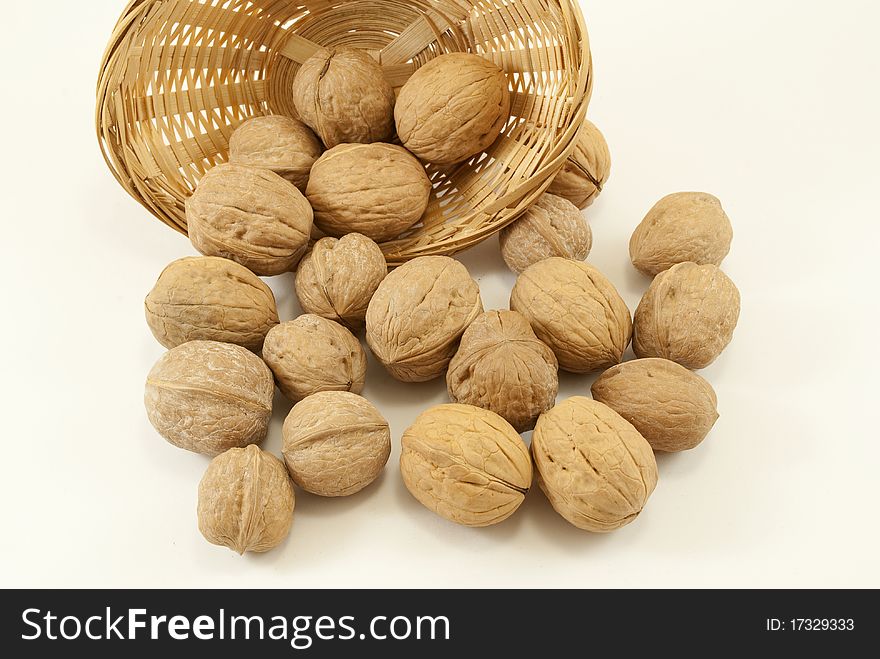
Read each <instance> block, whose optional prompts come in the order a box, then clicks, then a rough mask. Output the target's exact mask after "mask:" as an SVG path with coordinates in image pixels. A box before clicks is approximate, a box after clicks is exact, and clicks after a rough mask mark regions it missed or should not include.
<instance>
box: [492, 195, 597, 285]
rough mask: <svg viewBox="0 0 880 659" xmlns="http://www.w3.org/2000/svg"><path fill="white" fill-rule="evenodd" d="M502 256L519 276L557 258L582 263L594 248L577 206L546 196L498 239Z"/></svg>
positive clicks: (539, 199) (540, 198) (507, 228)
mask: <svg viewBox="0 0 880 659" xmlns="http://www.w3.org/2000/svg"><path fill="white" fill-rule="evenodd" d="M499 241H500V243H501V256H503V257H504V262H505V263H506V264H507V267H509V268H510V269H511V270H513V271H514V272H515V273H517V274H520V273H521V272H523V270H525V269H526V268H528V267H529V266H531V265H534V264H535V263H537V262H538V261H543V260H544V259H549V258H550V257H551V256H560V257H562V258H565V259H573V260H575V261H583V260H585V259H586V258H587V256H589V255H590V249H591V248H592V247H593V232H592V231H591V230H590V225H589V224H588V223H587V220H586V218H585V217H584V216H583V215H582V214H581V212H580V210H578V208H577V206H575V205H574V204H572V203H571V202H570V201H568V200H567V199H563V198H562V197H557V196H556V195H551V194H545V195H543V196H541V197H539V198H538V201H537V202H535V204H534V206H532V207H531V208H530V209H529V210H527V211H526V212H525V213H524V214H523V215H522V217H520V218H519V219H518V220H517V221H516V222H514V223H513V224H511V225H510V226H508V227H505V228H504V229H502V231H501V233H500V235H499Z"/></svg>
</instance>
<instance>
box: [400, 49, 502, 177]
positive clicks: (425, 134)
mask: <svg viewBox="0 0 880 659" xmlns="http://www.w3.org/2000/svg"><path fill="white" fill-rule="evenodd" d="M394 118H395V121H396V123H397V133H398V135H399V137H400V140H401V142H402V143H403V145H404V146H405V147H406V148H407V149H409V150H410V151H412V152H413V153H414V154H415V155H416V156H418V157H419V158H421V159H422V160H424V161H426V162H429V163H434V164H436V165H452V164H455V163H459V162H462V161H464V160H467V159H468V158H470V157H471V156H474V155H476V154H478V153H481V152H483V151H485V150H486V149H488V148H489V147H490V146H491V145H492V144H493V143H494V142H495V140H496V139H498V136H499V134H500V133H501V131H502V130H503V129H504V127H505V126H506V125H507V122H508V120H509V119H510V90H509V82H508V80H507V76H506V75H505V74H504V71H502V70H501V69H500V68H498V67H497V66H496V65H495V64H493V63H492V62H490V61H489V60H487V59H485V58H483V57H480V56H478V55H472V54H469V53H447V54H445V55H440V56H439V57H437V58H435V59H433V60H431V61H430V62H428V63H427V64H425V65H424V66H422V67H421V68H420V69H419V70H418V71H416V72H415V73H414V74H413V75H412V77H411V78H410V79H409V80H408V81H407V82H406V84H405V85H404V86H403V88H402V89H401V90H400V96H399V97H398V99H397V105H396V106H395V108H394Z"/></svg>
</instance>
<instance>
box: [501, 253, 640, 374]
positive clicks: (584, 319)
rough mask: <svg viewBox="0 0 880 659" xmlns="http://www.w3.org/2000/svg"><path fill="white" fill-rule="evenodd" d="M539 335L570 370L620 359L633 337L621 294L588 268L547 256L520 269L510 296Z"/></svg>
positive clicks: (599, 367)
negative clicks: (526, 267)
mask: <svg viewBox="0 0 880 659" xmlns="http://www.w3.org/2000/svg"><path fill="white" fill-rule="evenodd" d="M510 308H511V309H513V310H514V311H519V312H520V313H521V314H523V315H524V316H525V317H526V318H528V319H529V322H530V323H531V325H532V329H534V330H535V334H537V336H538V338H539V339H541V340H542V341H543V342H544V343H546V344H547V345H548V346H550V348H551V349H552V350H553V352H554V353H555V354H556V358H557V359H558V360H559V367H560V368H561V369H563V370H565V371H570V372H572V373H589V372H591V371H598V370H603V369H606V368H608V367H610V366H613V365H615V364H618V363H620V360H621V359H622V358H623V353H624V352H625V351H626V348H627V346H629V342H630V339H631V338H632V318H631V316H630V312H629V309H628V308H627V306H626V303H625V302H624V301H623V299H622V298H621V297H620V294H619V293H618V292H617V290H616V289H615V288H614V286H613V285H612V284H611V282H609V281H608V279H606V278H605V276H604V275H603V274H602V273H601V272H599V271H598V270H597V269H596V268H594V267H593V266H591V265H589V264H587V263H582V262H579V261H570V260H568V259H563V258H559V257H552V258H549V259H545V260H543V261H539V262H538V263H536V264H535V265H533V266H531V267H530V268H529V269H528V270H526V271H525V272H523V273H522V274H521V275H520V276H519V278H518V279H517V281H516V285H515V286H514V288H513V294H512V295H511V297H510Z"/></svg>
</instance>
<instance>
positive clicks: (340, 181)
mask: <svg viewBox="0 0 880 659" xmlns="http://www.w3.org/2000/svg"><path fill="white" fill-rule="evenodd" d="M430 193H431V181H430V179H429V178H428V175H427V173H426V172H425V168H424V167H423V166H422V164H421V163H420V162H419V161H418V160H416V159H415V158H413V157H412V155H411V154H410V153H408V152H407V151H406V149H403V148H401V147H399V146H395V145H393V144H383V143H376V144H340V145H339V146H337V147H334V148H332V149H330V150H329V151H327V152H326V153H325V154H324V155H323V156H321V157H320V158H319V159H318V161H317V162H316V163H315V166H314V167H312V173H311V176H310V178H309V185H308V188H307V189H306V196H307V197H308V200H309V203H310V204H311V205H312V208H313V209H314V211H315V225H316V226H317V227H318V228H319V229H320V230H321V231H323V232H324V233H326V234H327V235H329V236H336V237H339V236H344V235H346V234H349V233H361V234H363V235H365V236H367V237H368V238H372V239H373V240H375V241H377V242H382V241H385V240H390V239H392V238H396V237H397V236H399V235H400V234H401V233H403V232H404V231H406V230H407V229H409V228H410V227H412V226H413V225H414V224H415V223H416V222H418V221H419V220H420V219H421V217H422V215H423V214H424V212H425V209H426V208H427V207H428V198H429V196H430Z"/></svg>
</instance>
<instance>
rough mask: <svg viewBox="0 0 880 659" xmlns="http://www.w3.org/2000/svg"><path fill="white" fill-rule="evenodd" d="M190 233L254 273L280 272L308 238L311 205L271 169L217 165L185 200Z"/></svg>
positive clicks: (207, 251) (202, 247) (206, 249)
mask: <svg viewBox="0 0 880 659" xmlns="http://www.w3.org/2000/svg"><path fill="white" fill-rule="evenodd" d="M186 222H187V228H188V230H189V237H190V239H191V240H192V243H193V245H194V246H195V248H196V249H197V250H199V251H200V252H201V253H202V254H204V255H206V256H222V257H224V258H228V259H232V260H233V261H236V262H238V263H241V264H242V265H243V266H245V267H246V268H249V269H250V270H252V271H253V272H255V273H256V274H258V275H265V276H271V275H280V274H282V273H284V272H287V271H289V270H292V269H293V268H294V267H296V264H297V263H299V260H300V258H301V257H302V255H303V254H304V253H305V251H306V248H307V247H308V244H309V234H310V233H311V231H312V208H311V206H309V203H308V202H307V201H306V199H305V197H303V195H302V193H301V192H300V191H299V190H297V189H296V186H294V185H293V184H291V183H290V182H288V181H285V180H284V179H283V178H281V177H280V176H278V174H275V173H274V172H270V171H269V170H268V169H256V168H253V167H244V166H242V165H228V164H227V165H218V166H217V167H214V168H213V169H211V170H210V171H209V172H208V173H207V174H205V176H204V177H203V178H202V180H201V181H200V182H199V185H198V188H196V191H195V193H194V194H193V195H192V196H191V197H190V198H189V199H187V201H186Z"/></svg>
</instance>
